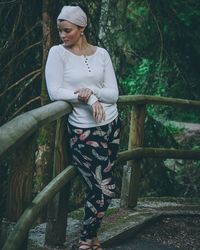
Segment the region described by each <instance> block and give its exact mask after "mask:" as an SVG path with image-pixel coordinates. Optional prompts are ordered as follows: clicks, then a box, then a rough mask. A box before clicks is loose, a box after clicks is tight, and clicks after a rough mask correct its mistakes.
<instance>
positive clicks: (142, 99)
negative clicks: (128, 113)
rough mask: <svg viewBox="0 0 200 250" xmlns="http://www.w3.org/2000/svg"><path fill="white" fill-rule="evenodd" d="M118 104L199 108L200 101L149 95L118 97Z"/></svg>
mask: <svg viewBox="0 0 200 250" xmlns="http://www.w3.org/2000/svg"><path fill="white" fill-rule="evenodd" d="M118 103H120V104H138V105H139V104H155V105H168V106H177V107H191V108H192V107H200V101H195V100H185V99H179V98H170V97H162V96H150V95H123V96H119V99H118Z"/></svg>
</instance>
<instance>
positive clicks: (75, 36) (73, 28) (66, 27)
mask: <svg viewBox="0 0 200 250" xmlns="http://www.w3.org/2000/svg"><path fill="white" fill-rule="evenodd" d="M57 27H58V32H59V36H60V38H61V40H62V41H63V43H64V45H65V46H66V47H71V46H73V45H75V44H76V43H77V42H78V41H79V39H80V37H81V32H82V31H83V28H81V27H78V26H77V25H75V24H73V23H70V22H68V21H62V22H60V21H57Z"/></svg>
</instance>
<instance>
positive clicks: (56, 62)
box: [45, 46, 79, 102]
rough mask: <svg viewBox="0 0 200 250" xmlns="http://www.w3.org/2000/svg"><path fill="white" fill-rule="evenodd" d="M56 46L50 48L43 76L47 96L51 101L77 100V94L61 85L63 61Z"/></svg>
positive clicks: (62, 81)
mask: <svg viewBox="0 0 200 250" xmlns="http://www.w3.org/2000/svg"><path fill="white" fill-rule="evenodd" d="M58 49H59V48H58V47H57V46H54V47H52V48H51V49H50V51H49V55H48V58H47V63H46V67H45V78H46V84H47V90H48V93H49V97H50V99H51V100H52V101H56V100H64V101H69V102H79V100H78V94H75V93H74V91H73V90H70V89H67V88H65V87H64V86H63V83H64V61H63V59H62V57H61V55H60V54H59V51H58Z"/></svg>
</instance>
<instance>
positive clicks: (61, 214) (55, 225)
mask: <svg viewBox="0 0 200 250" xmlns="http://www.w3.org/2000/svg"><path fill="white" fill-rule="evenodd" d="M65 121H66V117H62V118H61V119H59V120H57V127H56V138H55V151H54V163H53V169H54V170H53V172H54V173H53V177H55V176H56V175H58V174H59V173H60V172H62V170H64V168H66V166H67V165H69V157H68V154H67V152H68V148H67V147H68V141H67V139H68V138H67V127H66V122H65ZM69 194H70V185H69V184H68V185H66V186H65V187H64V188H63V189H62V190H61V191H60V192H59V193H58V194H57V195H56V196H55V198H54V199H53V200H52V202H50V204H49V206H48V213H47V227H46V235H45V242H46V244H47V245H49V246H57V245H62V244H63V243H64V242H65V241H66V227H67V211H68V209H67V205H68V200H69Z"/></svg>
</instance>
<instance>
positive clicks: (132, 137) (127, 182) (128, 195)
mask: <svg viewBox="0 0 200 250" xmlns="http://www.w3.org/2000/svg"><path fill="white" fill-rule="evenodd" d="M145 113H146V106H145V105H134V108H133V110H132V112H131V122H130V132H129V150H132V149H133V148H135V147H139V146H142V145H143V141H144V121H145ZM140 162H141V160H140V159H139V158H136V159H134V160H131V161H128V163H127V166H125V167H124V170H123V179H122V189H121V199H120V205H121V207H134V206H136V205H137V197H138V192H139V180H140V172H141V170H140Z"/></svg>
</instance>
